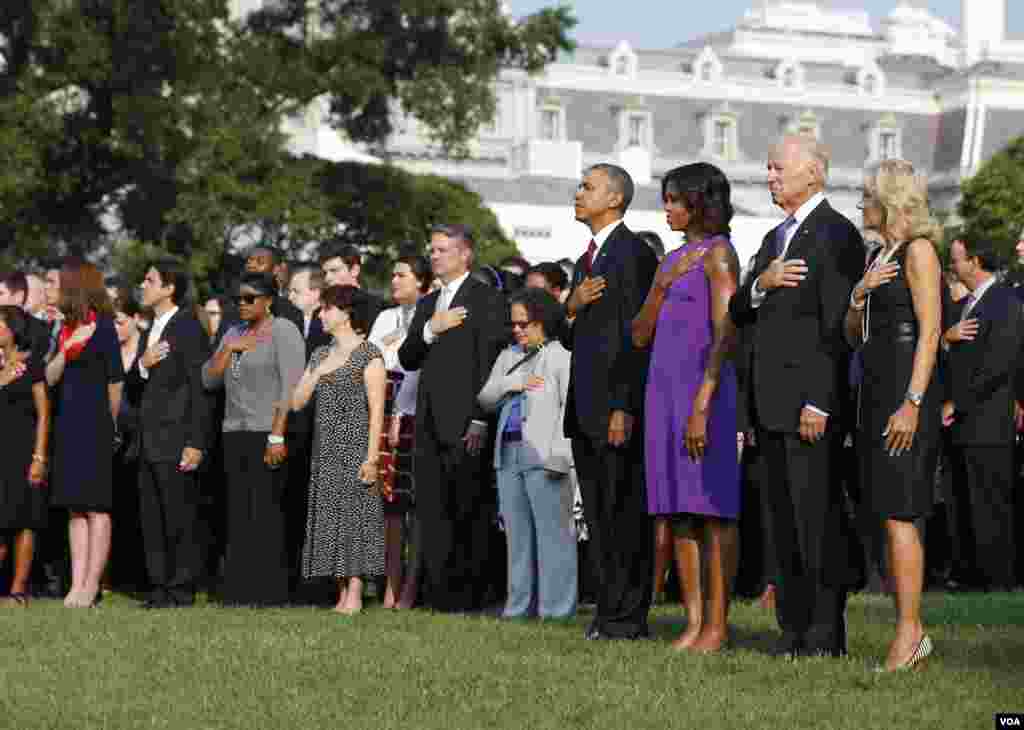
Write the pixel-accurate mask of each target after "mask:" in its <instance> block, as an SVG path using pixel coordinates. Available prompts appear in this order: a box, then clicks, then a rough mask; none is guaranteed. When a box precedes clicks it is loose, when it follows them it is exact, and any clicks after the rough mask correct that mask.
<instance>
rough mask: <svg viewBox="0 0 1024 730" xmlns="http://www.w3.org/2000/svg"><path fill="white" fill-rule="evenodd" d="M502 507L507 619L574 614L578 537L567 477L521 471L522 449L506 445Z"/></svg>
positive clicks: (531, 469) (500, 474) (539, 469)
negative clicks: (505, 540) (506, 561)
mask: <svg viewBox="0 0 1024 730" xmlns="http://www.w3.org/2000/svg"><path fill="white" fill-rule="evenodd" d="M500 448H501V450H502V451H501V463H502V468H501V470H500V471H498V502H499V508H500V511H501V517H502V520H503V521H504V523H505V537H506V539H507V542H508V600H507V602H506V603H505V611H504V615H505V616H506V617H523V616H538V615H539V616H541V617H542V618H565V617H568V616H572V615H573V614H575V613H576V591H577V575H576V533H575V530H574V527H573V518H572V487H571V485H570V482H569V475H568V474H565V475H556V474H553V473H551V472H548V471H545V470H544V469H543V468H542V467H537V466H523V465H522V458H521V456H522V448H523V447H522V446H521V444H519V443H511V444H503V445H502V446H501V447H500Z"/></svg>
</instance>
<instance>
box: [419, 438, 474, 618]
mask: <svg viewBox="0 0 1024 730" xmlns="http://www.w3.org/2000/svg"><path fill="white" fill-rule="evenodd" d="M484 463H485V462H484V455H483V454H476V455H471V454H469V453H467V452H466V450H465V449H464V448H463V447H462V446H461V444H460V445H459V446H456V447H451V446H447V445H443V444H441V443H439V442H438V440H437V438H436V436H435V435H434V434H433V433H432V429H430V428H429V426H428V427H426V428H420V429H418V430H417V433H416V518H417V520H418V521H419V528H420V533H419V538H420V539H419V542H418V543H417V548H418V550H419V551H420V552H421V553H422V555H423V560H422V563H421V566H422V573H421V574H420V577H421V583H420V585H421V588H422V595H421V598H422V603H423V605H425V606H427V607H429V608H433V609H434V610H436V611H445V612H461V611H475V610H479V609H480V608H482V607H483V600H484V596H485V594H486V591H487V587H488V584H489V581H490V577H489V576H488V575H487V572H486V570H487V548H488V544H489V539H490V535H489V531H490V528H491V526H490V519H489V517H490V516H491V515H492V514H493V510H492V509H489V505H491V504H493V498H492V497H491V496H490V495H488V494H487V493H486V491H485V490H488V489H490V488H491V484H490V480H489V479H486V478H485V471H484Z"/></svg>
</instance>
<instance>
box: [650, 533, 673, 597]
mask: <svg viewBox="0 0 1024 730" xmlns="http://www.w3.org/2000/svg"><path fill="white" fill-rule="evenodd" d="M671 560H672V528H671V527H670V526H669V524H668V520H667V519H665V518H664V517H659V518H658V519H657V520H655V521H654V600H655V601H659V602H660V601H662V600H663V599H664V594H665V574H666V573H667V572H668V566H669V562H671Z"/></svg>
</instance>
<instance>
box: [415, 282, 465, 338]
mask: <svg viewBox="0 0 1024 730" xmlns="http://www.w3.org/2000/svg"><path fill="white" fill-rule="evenodd" d="M468 278H469V272H468V271H467V272H466V273H465V274H463V275H462V276H460V277H459V278H458V279H455V280H454V281H451V282H448V283H447V284H445V285H444V286H442V287H441V291H440V293H439V294H438V296H437V306H436V307H435V308H434V311H435V312H447V311H448V308H449V307H450V306H451V305H452V302H453V301H454V300H455V295H456V294H458V293H459V289H460V288H461V287H462V285H463V284H464V283H465V282H466V279H468ZM436 339H437V335H435V334H434V331H433V330H432V329H430V320H429V319H428V320H427V323H426V324H425V325H423V341H424V342H425V343H427V344H428V345H433V344H434V340H436Z"/></svg>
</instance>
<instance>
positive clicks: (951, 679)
mask: <svg viewBox="0 0 1024 730" xmlns="http://www.w3.org/2000/svg"><path fill="white" fill-rule="evenodd" d="M892 615H893V612H892V608H891V604H890V602H889V601H888V600H886V599H884V598H881V597H873V596H858V597H856V598H854V599H853V600H852V601H851V605H850V611H849V625H850V652H851V656H850V658H848V659H845V660H839V661H837V660H828V659H805V660H801V661H798V662H786V661H784V660H782V659H778V658H774V657H771V656H769V655H768V654H767V651H768V649H769V647H770V646H771V644H772V641H773V639H774V636H775V632H774V620H773V618H772V617H771V616H770V615H768V614H766V613H765V612H763V611H761V610H760V609H759V608H758V607H757V606H756V605H753V604H749V603H739V604H737V605H736V607H735V610H734V611H733V620H732V624H733V631H734V645H735V648H734V649H732V650H730V651H729V652H728V653H726V654H725V655H722V656H713V657H695V656H679V655H676V654H674V653H673V652H671V651H670V650H669V648H668V640H669V639H670V638H671V637H672V636H674V635H675V634H676V633H677V632H678V631H679V630H680V628H681V624H682V619H681V617H680V615H679V612H678V611H677V610H676V609H675V608H674V607H668V608H659V609H657V610H656V611H655V612H654V614H653V616H652V629H653V631H654V633H655V635H656V638H655V640H654V641H644V642H610V643H606V642H600V643H595V642H586V641H583V639H582V632H583V627H584V626H585V624H586V622H587V621H588V619H589V614H588V613H587V612H586V611H584V612H582V613H581V615H580V616H579V617H578V618H577V619H576V620H575V621H574V622H571V623H567V622H550V623H537V622H520V621H501V620H498V619H495V618H491V617H483V616H480V617H457V616H441V615H432V614H430V613H427V612H423V611H414V612H404V613H396V612H391V611H384V610H383V609H379V608H377V607H376V606H374V605H371V606H370V607H369V608H368V610H367V611H366V612H365V613H364V614H363V615H361V616H357V617H354V618H346V617H340V616H336V615H334V614H332V613H330V612H329V611H326V610H324V609H322V608H290V609H281V610H258V611H257V610H248V609H226V608H220V607H215V606H199V607H197V608H194V609H190V610H185V611H163V612H147V611H141V610H139V609H137V608H136V604H135V601H133V600H131V599H129V598H127V597H125V596H117V595H115V596H113V597H108V600H107V601H106V602H104V604H103V605H102V607H100V608H98V609H96V610H89V611H85V610H76V611H72V610H68V609H64V608H63V607H62V606H61V605H60V604H59V603H57V602H50V601H36V602H34V603H33V604H32V606H31V607H30V608H28V609H27V610H14V609H11V610H5V611H3V612H0V728H20V729H28V728H55V729H56V728H60V729H62V730H63V729H64V728H111V729H117V730H121V729H122V728H189V729H191V728H239V729H242V730H256V729H258V728H304V729H309V730H313V729H315V728H339V730H341V729H344V730H348V729H350V728H352V729H359V728H392V727H395V728H397V727H403V728H410V729H415V730H421V729H425V728H441V729H443V730H461V729H462V728H557V729H558V730H568V729H569V728H616V729H620V728H621V729H623V730H640V729H641V728H658V729H659V730H661V729H663V728H676V727H679V728H698V729H699V730H711V729H712V728H786V729H787V730H789V729H790V728H794V729H799V728H851V729H853V728H856V729H857V730H860V729H861V728H904V727H907V728H911V727H929V728H932V727H934V728H938V727H942V728H947V727H948V728H958V729H966V728H991V727H992V726H993V719H992V716H993V714H994V713H996V712H1000V711H1004V712H1005V711H1017V712H1020V711H1024V593H1020V592H1018V593H1014V594H988V595H980V594H979V595H957V596H947V595H943V594H929V595H928V596H927V597H926V605H925V618H926V622H927V624H928V626H929V632H930V633H931V635H932V637H933V639H935V643H936V650H937V655H936V656H935V657H933V660H931V661H930V664H929V665H928V666H927V668H926V669H925V670H924V671H922V672H919V673H913V674H902V675H899V676H878V675H875V674H874V673H872V672H871V667H872V666H873V665H874V663H875V662H877V661H878V660H879V659H880V658H882V656H883V651H884V649H885V646H886V643H887V641H888V639H889V637H890V633H891V631H892Z"/></svg>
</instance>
